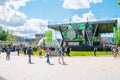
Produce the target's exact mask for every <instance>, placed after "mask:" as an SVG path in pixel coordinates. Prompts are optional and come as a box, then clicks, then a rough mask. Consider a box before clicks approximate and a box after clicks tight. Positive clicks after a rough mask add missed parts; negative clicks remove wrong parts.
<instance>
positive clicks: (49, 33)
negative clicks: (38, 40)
mask: <svg viewBox="0 0 120 80" xmlns="http://www.w3.org/2000/svg"><path fill="white" fill-rule="evenodd" d="M45 41H46V42H51V41H52V31H51V30H48V31H46V32H45Z"/></svg>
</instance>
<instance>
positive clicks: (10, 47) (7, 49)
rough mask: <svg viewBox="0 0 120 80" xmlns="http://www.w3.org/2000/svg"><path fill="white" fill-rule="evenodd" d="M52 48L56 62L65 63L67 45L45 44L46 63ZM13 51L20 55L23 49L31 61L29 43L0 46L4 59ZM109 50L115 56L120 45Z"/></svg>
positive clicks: (8, 57)
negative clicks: (54, 45) (55, 46)
mask: <svg viewBox="0 0 120 80" xmlns="http://www.w3.org/2000/svg"><path fill="white" fill-rule="evenodd" d="M37 50H38V55H39V57H42V48H41V47H40V46H39V47H37ZM53 50H54V51H55V52H56V54H57V53H58V54H57V55H58V63H59V64H65V61H64V56H65V54H64V53H66V56H70V51H71V48H70V47H69V46H64V47H62V46H61V47H60V48H56V49H53V48H52V47H50V46H46V47H45V51H46V56H45V57H46V63H48V64H51V62H50V56H51V53H52V51H53ZM14 51H16V52H17V55H18V56H19V55H20V51H23V52H24V55H28V62H29V63H32V61H31V56H32V55H33V48H32V46H31V45H30V46H25V45H17V46H15V45H13V44H12V43H11V44H8V45H7V46H0V54H1V53H4V52H5V53H6V60H10V54H11V52H14ZM93 51H94V56H96V52H97V47H96V46H95V47H94V50H93ZM111 52H112V54H113V57H114V58H116V57H117V55H118V53H119V54H120V46H112V47H111Z"/></svg>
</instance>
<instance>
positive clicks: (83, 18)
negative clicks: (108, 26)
mask: <svg viewBox="0 0 120 80" xmlns="http://www.w3.org/2000/svg"><path fill="white" fill-rule="evenodd" d="M87 20H88V21H96V18H95V16H94V14H93V13H92V11H89V12H88V13H84V14H83V15H82V16H81V17H79V16H78V15H74V16H73V17H72V22H87Z"/></svg>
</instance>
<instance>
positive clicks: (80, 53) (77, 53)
mask: <svg viewBox="0 0 120 80" xmlns="http://www.w3.org/2000/svg"><path fill="white" fill-rule="evenodd" d="M21 54H24V53H23V52H21ZM33 54H34V55H36V56H38V51H34V52H33ZM64 54H65V55H66V53H64ZM42 55H43V56H45V50H42ZM96 55H97V56H103V55H112V53H111V52H110V51H97V52H96ZM70 56H94V52H93V51H71V52H70Z"/></svg>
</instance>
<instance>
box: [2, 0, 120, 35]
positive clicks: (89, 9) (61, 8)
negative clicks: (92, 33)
mask: <svg viewBox="0 0 120 80" xmlns="http://www.w3.org/2000/svg"><path fill="white" fill-rule="evenodd" d="M117 2H118V0H0V25H2V26H3V27H4V28H5V29H8V30H10V31H12V32H13V34H14V35H18V36H24V37H35V34H36V33H40V34H41V33H44V32H45V31H46V30H47V29H48V28H47V25H48V22H49V24H58V23H59V24H60V23H61V24H62V23H68V22H70V20H71V22H86V21H87V19H88V21H100V20H111V19H114V18H116V16H117V19H118V23H119V24H120V6H118V5H117ZM54 34H55V32H54ZM58 36H59V35H58Z"/></svg>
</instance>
